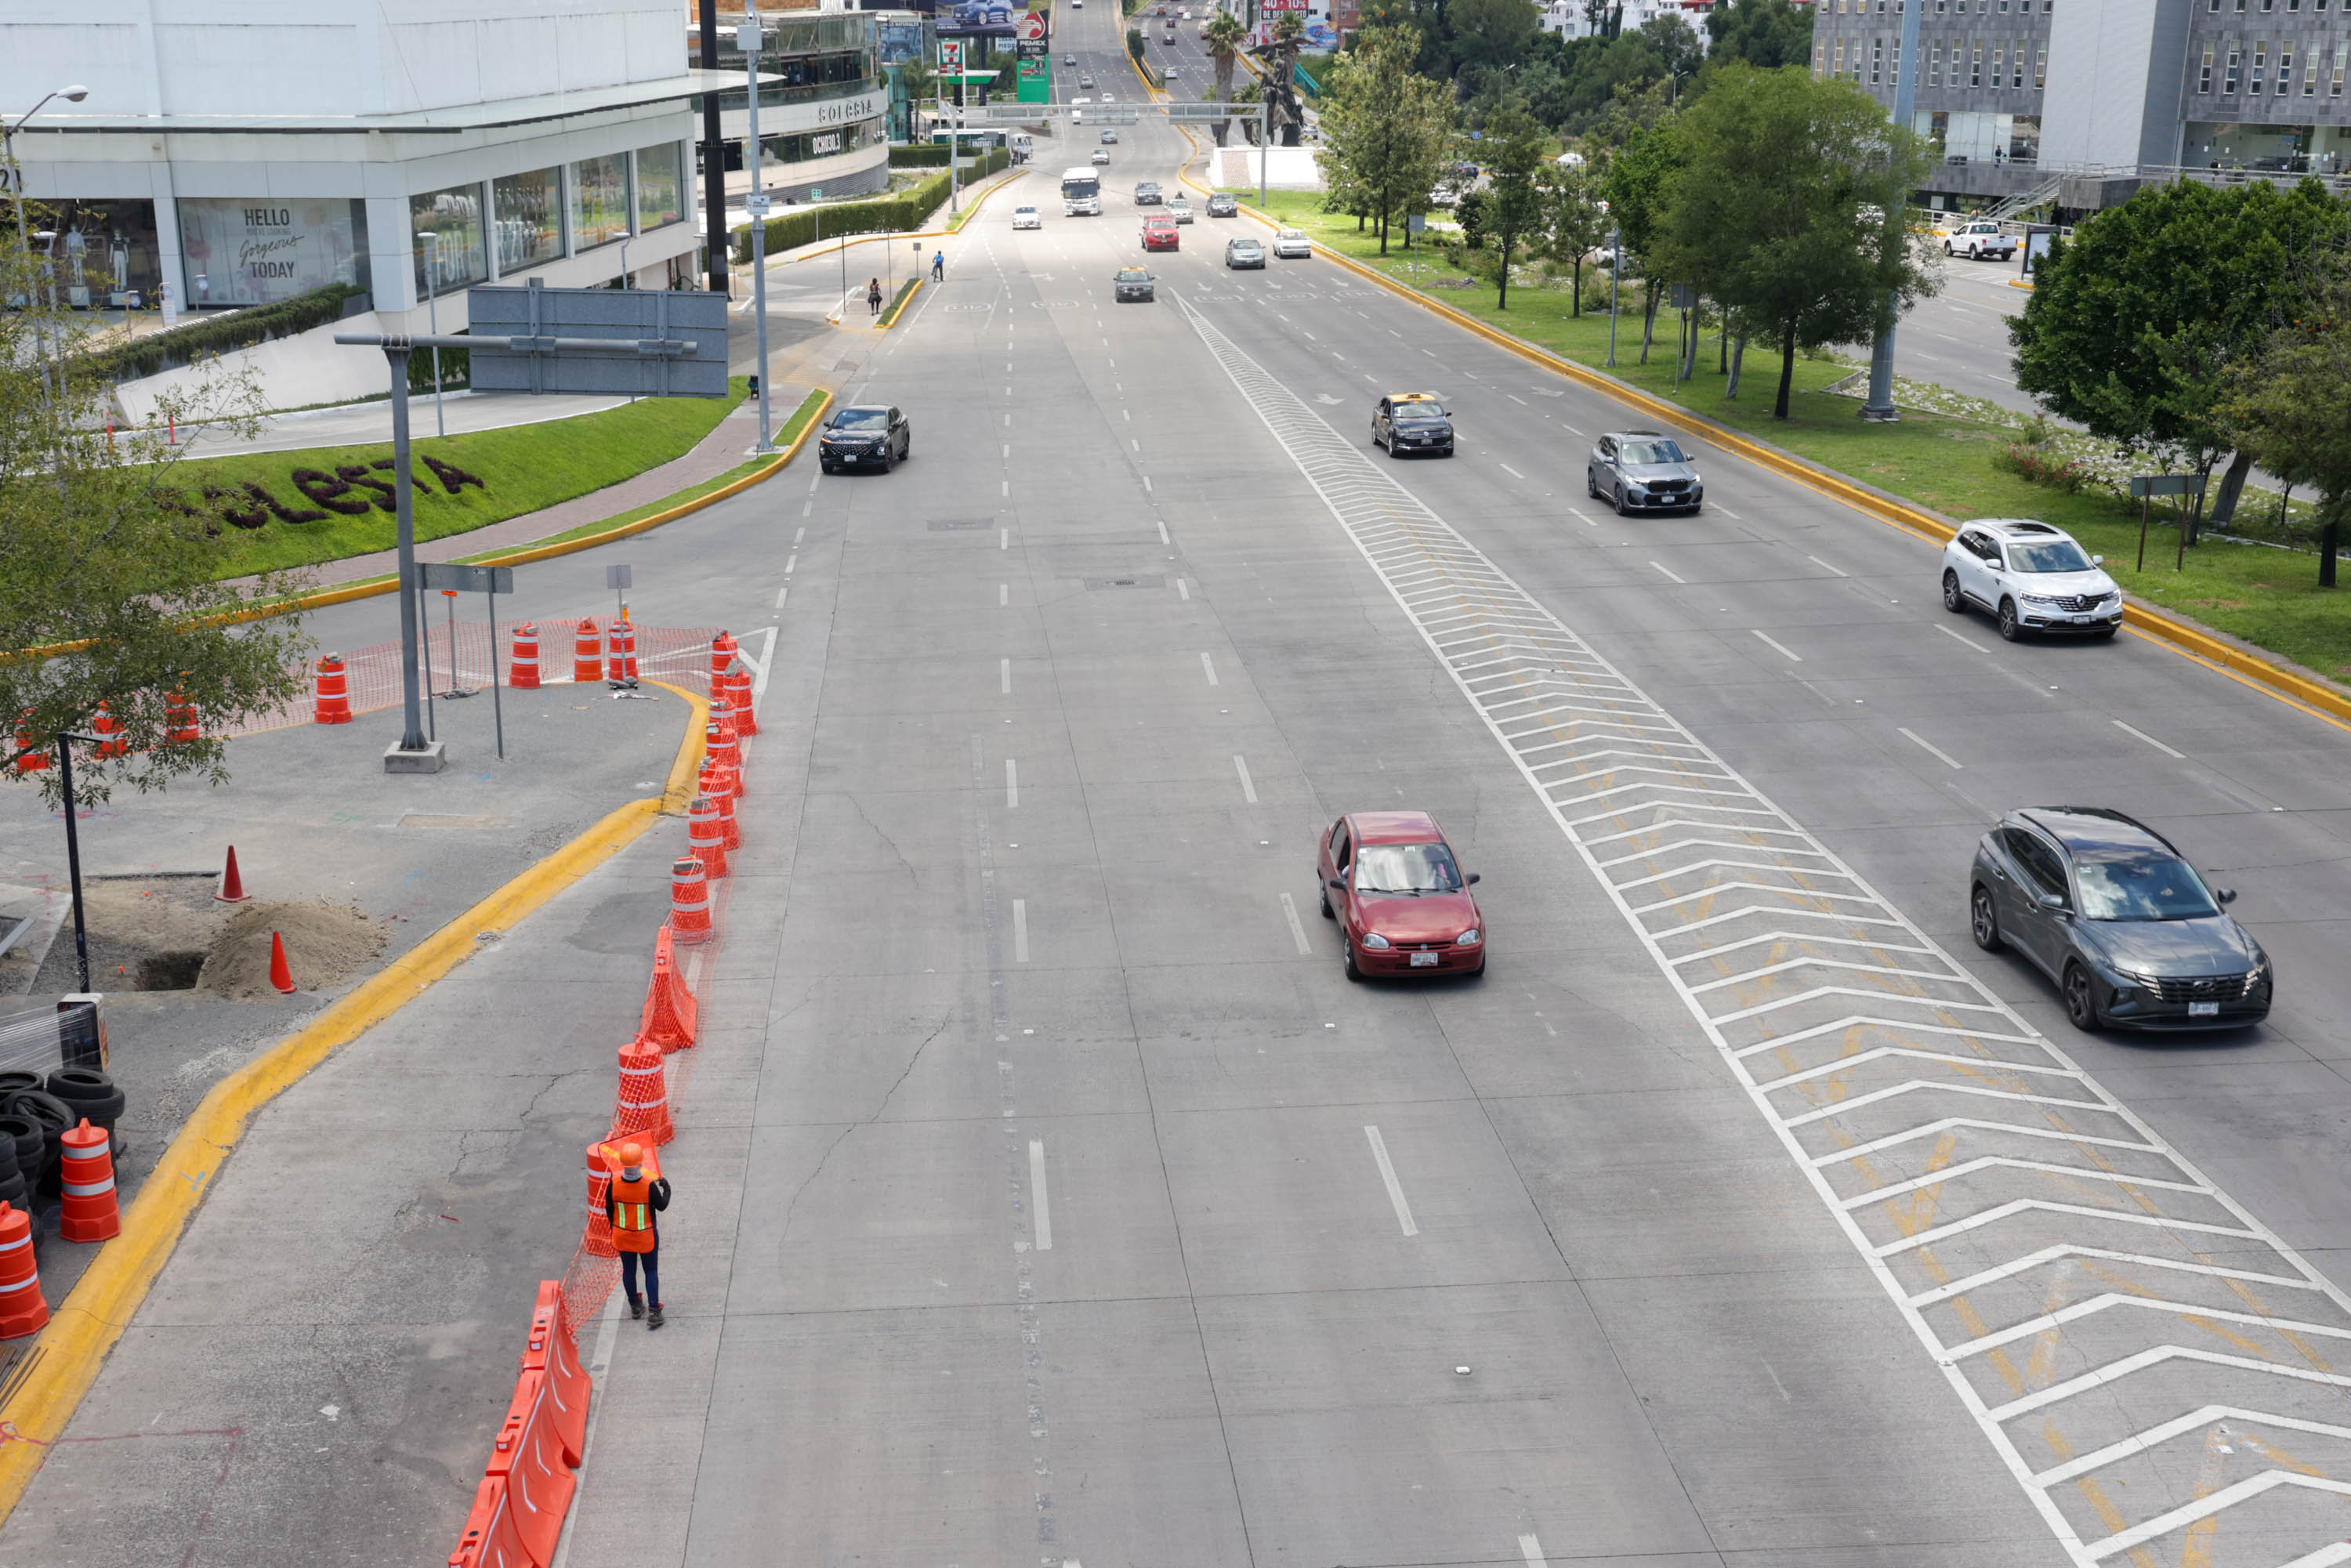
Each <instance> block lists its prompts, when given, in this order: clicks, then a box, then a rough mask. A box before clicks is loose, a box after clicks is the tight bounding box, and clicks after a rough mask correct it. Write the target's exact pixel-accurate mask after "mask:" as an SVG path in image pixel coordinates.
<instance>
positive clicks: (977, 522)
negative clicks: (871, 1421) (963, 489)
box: [925, 517, 987, 534]
mask: <svg viewBox="0 0 2351 1568" xmlns="http://www.w3.org/2000/svg"><path fill="white" fill-rule="evenodd" d="M925 526H926V527H927V528H929V529H930V530H931V532H933V533H935V534H946V533H953V532H954V531H955V530H956V529H957V528H986V527H987V518H986V517H934V518H932V519H931V521H930V522H929V523H928V524H926V525H925Z"/></svg>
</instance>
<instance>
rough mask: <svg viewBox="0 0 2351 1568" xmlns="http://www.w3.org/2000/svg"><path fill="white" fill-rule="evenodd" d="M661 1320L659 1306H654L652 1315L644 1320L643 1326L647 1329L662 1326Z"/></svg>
mask: <svg viewBox="0 0 2351 1568" xmlns="http://www.w3.org/2000/svg"><path fill="white" fill-rule="evenodd" d="M663 1321H664V1320H663V1318H662V1310H661V1309H660V1308H659V1307H655V1308H654V1309H653V1316H651V1317H649V1318H647V1319H646V1320H645V1327H646V1328H647V1329H649V1330H651V1329H657V1328H659V1327H661V1326H662V1322H663Z"/></svg>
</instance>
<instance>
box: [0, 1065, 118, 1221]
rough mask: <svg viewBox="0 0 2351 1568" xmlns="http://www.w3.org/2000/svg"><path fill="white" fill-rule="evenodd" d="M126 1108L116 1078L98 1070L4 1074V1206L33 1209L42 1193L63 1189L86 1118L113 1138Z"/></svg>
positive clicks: (0, 1144)
mask: <svg viewBox="0 0 2351 1568" xmlns="http://www.w3.org/2000/svg"><path fill="white" fill-rule="evenodd" d="M122 1104H123V1100H122V1091H121V1090H120V1089H118V1088H116V1087H115V1086H114V1080H113V1079H111V1078H110V1077H108V1076H107V1075H106V1074H105V1073H103V1072H101V1071H99V1070H98V1069H96V1068H94V1067H60V1068H58V1069H57V1070H56V1071H53V1072H51V1073H49V1074H48V1075H47V1077H44V1076H43V1075H42V1074H40V1073H38V1072H31V1071H21V1070H12V1071H5V1072H0V1202H5V1203H13V1204H15V1205H16V1207H18V1208H30V1207H32V1201H31V1200H32V1197H33V1195H34V1194H35V1193H36V1192H51V1193H54V1192H55V1191H57V1178H58V1155H59V1153H60V1152H61V1151H62V1150H63V1148H64V1147H65V1135H66V1134H67V1133H68V1131H69V1130H71V1129H72V1128H74V1127H76V1126H78V1125H79V1124H81V1123H82V1122H83V1121H84V1120H85V1119H87V1120H88V1121H89V1124H90V1125H91V1126H93V1127H104V1128H105V1129H106V1130H107V1131H108V1132H109V1133H110V1134H111V1133H112V1132H113V1131H114V1124H115V1123H116V1122H117V1121H119V1120H120V1118H121V1115H122Z"/></svg>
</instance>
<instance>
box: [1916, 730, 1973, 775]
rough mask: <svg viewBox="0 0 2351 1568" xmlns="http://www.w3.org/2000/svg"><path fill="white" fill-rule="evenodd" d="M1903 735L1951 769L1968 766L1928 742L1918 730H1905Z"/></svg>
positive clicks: (1931, 742)
mask: <svg viewBox="0 0 2351 1568" xmlns="http://www.w3.org/2000/svg"><path fill="white" fill-rule="evenodd" d="M1902 733H1903V734H1904V735H1906V736H1908V737H1910V738H1911V739H1912V740H1913V741H1915V742H1917V745H1918V746H1919V747H1920V748H1921V749H1923V750H1925V751H1928V752H1929V753H1931V754H1932V755H1934V756H1935V757H1936V758H1939V759H1940V760H1941V761H1942V762H1943V763H1944V764H1945V765H1946V766H1947V767H1949V768H1963V767H1965V766H1966V764H1964V763H1962V762H1960V761H1959V759H1958V758H1954V757H1953V756H1952V755H1951V754H1950V753H1949V752H1948V751H1946V750H1944V749H1943V748H1942V747H1939V746H1937V745H1936V744H1935V743H1934V742H1933V741H1931V740H1928V738H1927V737H1925V736H1923V735H1920V734H1919V733H1918V732H1917V730H1914V729H1905V730H1903V731H1902Z"/></svg>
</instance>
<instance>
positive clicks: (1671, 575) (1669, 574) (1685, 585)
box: [1649, 561, 1689, 588]
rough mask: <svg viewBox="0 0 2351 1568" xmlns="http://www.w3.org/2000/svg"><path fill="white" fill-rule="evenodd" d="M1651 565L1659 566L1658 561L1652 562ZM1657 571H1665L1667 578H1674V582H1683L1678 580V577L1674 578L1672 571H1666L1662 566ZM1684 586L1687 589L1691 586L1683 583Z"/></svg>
mask: <svg viewBox="0 0 2351 1568" xmlns="http://www.w3.org/2000/svg"><path fill="white" fill-rule="evenodd" d="M1649 564H1650V565H1651V566H1657V563H1656V561H1651V562H1650V563H1649ZM1657 570H1659V571H1664V572H1665V573H1666V575H1667V577H1673V578H1674V580H1675V581H1676V582H1682V580H1681V579H1680V578H1678V577H1674V574H1673V573H1672V572H1670V571H1667V570H1666V569H1665V568H1664V567H1662V566H1657ZM1682 586H1683V587H1685V588H1687V587H1688V586H1689V585H1688V584H1687V583H1686V582H1683V583H1682Z"/></svg>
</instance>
